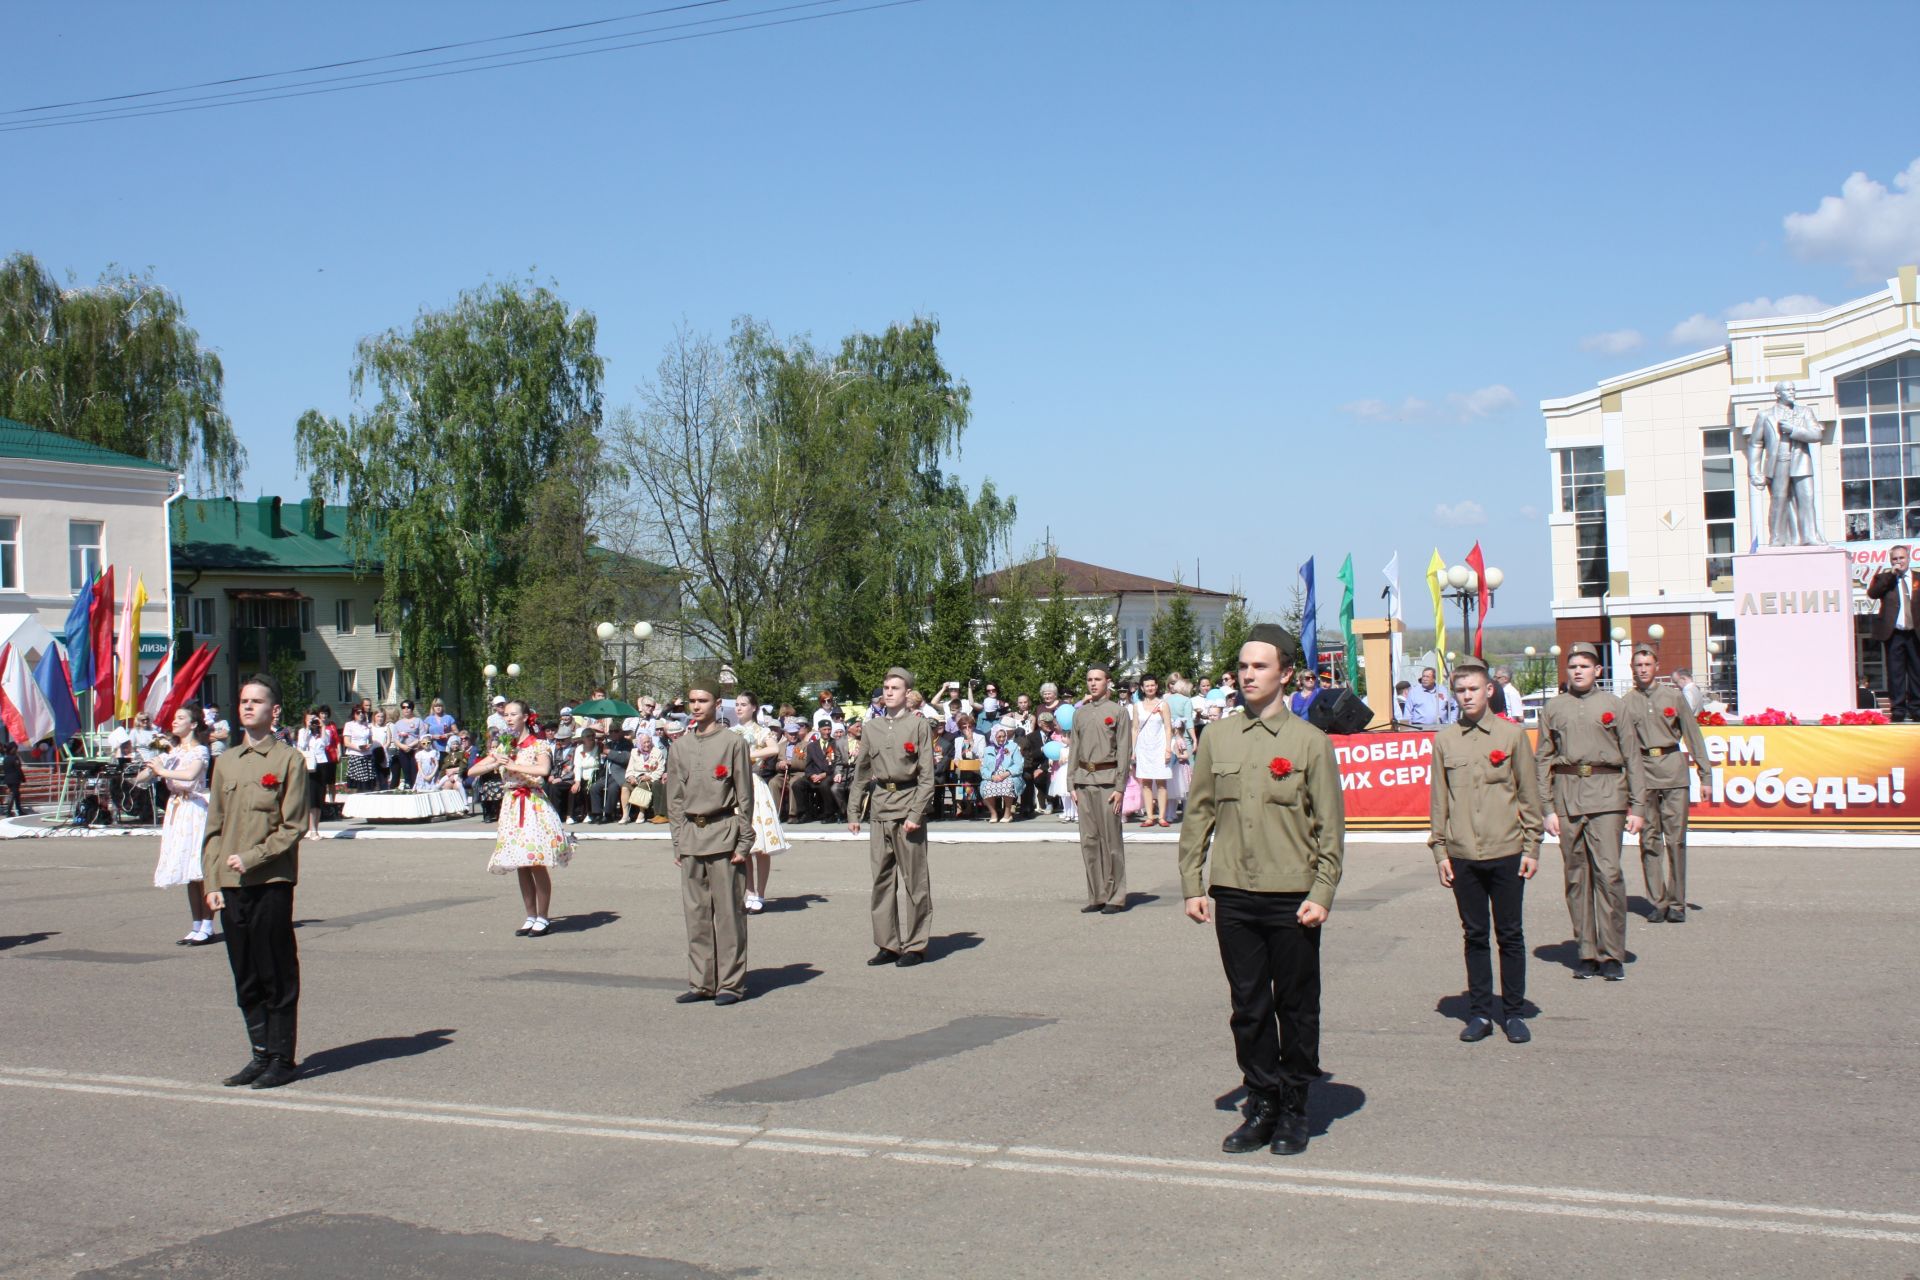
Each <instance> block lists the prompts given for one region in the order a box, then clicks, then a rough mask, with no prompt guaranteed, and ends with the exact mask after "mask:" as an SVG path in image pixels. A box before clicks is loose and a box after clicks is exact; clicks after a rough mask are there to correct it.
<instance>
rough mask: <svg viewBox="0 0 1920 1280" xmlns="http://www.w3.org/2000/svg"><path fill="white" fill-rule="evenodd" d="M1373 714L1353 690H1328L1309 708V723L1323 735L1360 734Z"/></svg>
mask: <svg viewBox="0 0 1920 1280" xmlns="http://www.w3.org/2000/svg"><path fill="white" fill-rule="evenodd" d="M1371 719H1373V712H1372V710H1371V709H1369V708H1368V706H1367V704H1366V703H1364V702H1362V701H1360V699H1358V698H1356V697H1355V696H1354V694H1353V690H1351V689H1327V690H1324V691H1323V692H1322V693H1321V694H1320V696H1319V697H1317V698H1315V699H1314V700H1313V701H1312V702H1311V703H1310V704H1308V706H1307V723H1308V724H1310V725H1312V726H1313V727H1314V728H1316V729H1318V730H1320V731H1321V732H1322V733H1359V732H1360V731H1361V730H1362V729H1365V728H1366V727H1367V722H1368V721H1369V720H1371Z"/></svg>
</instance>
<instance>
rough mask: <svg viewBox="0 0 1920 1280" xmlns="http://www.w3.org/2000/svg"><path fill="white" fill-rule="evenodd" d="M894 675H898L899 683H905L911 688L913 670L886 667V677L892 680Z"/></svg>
mask: <svg viewBox="0 0 1920 1280" xmlns="http://www.w3.org/2000/svg"><path fill="white" fill-rule="evenodd" d="M895 677H898V678H899V680H900V683H902V684H904V685H906V686H907V688H909V689H911V688H913V672H911V671H909V670H907V669H906V668H905V667H888V668H887V679H889V680H892V679H894V678H895Z"/></svg>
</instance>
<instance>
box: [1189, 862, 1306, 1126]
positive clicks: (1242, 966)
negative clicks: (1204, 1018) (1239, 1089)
mask: <svg viewBox="0 0 1920 1280" xmlns="http://www.w3.org/2000/svg"><path fill="white" fill-rule="evenodd" d="M1212 897H1213V928H1214V934H1215V936H1216V937H1217V938H1218V939H1219V942H1220V964H1221V966H1222V967H1223V968H1224V969H1225V970H1226V971H1227V990H1228V993H1229V994H1230V995H1231V996H1232V999H1233V1016H1232V1018H1231V1019H1229V1025H1230V1026H1231V1027H1232V1028H1233V1050H1234V1054H1235V1056H1236V1057H1238V1058H1239V1060H1240V1075H1241V1078H1242V1079H1243V1080H1244V1081H1245V1082H1246V1086H1247V1092H1248V1093H1250V1094H1252V1095H1254V1096H1255V1097H1261V1098H1268V1099H1276V1100H1277V1099H1278V1097H1279V1093H1280V1089H1281V1087H1282V1086H1290V1087H1292V1088H1296V1089H1305V1088H1306V1087H1307V1085H1309V1084H1311V1083H1312V1082H1313V1081H1315V1080H1317V1079H1319V1077H1320V930H1319V929H1317V928H1315V929H1308V928H1304V927H1302V926H1301V924H1300V921H1299V919H1298V918H1297V915H1296V913H1297V912H1298V911H1299V910H1300V904H1301V903H1302V902H1305V901H1306V897H1307V895H1306V894H1304V893H1249V892H1247V891H1246V890H1244V889H1229V888H1216V889H1214V890H1213V892H1212Z"/></svg>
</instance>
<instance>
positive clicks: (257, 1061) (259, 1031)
mask: <svg viewBox="0 0 1920 1280" xmlns="http://www.w3.org/2000/svg"><path fill="white" fill-rule="evenodd" d="M241 1016H243V1017H245V1018H246V1020H247V1043H248V1044H250V1045H252V1046H253V1058H252V1059H251V1060H250V1061H249V1062H248V1063H247V1065H246V1066H244V1067H242V1068H240V1069H239V1070H238V1071H236V1072H234V1073H233V1074H232V1075H230V1076H228V1077H227V1078H226V1079H225V1080H222V1081H221V1082H220V1083H221V1084H223V1085H225V1086H227V1088H229V1089H238V1088H240V1087H241V1086H243V1085H249V1084H252V1083H253V1082H254V1081H255V1080H258V1079H259V1078H260V1073H261V1072H263V1071H265V1070H266V1069H267V1063H268V1062H269V1061H271V1059H269V1058H268V1056H267V1015H266V1014H265V1012H263V1011H257V1010H253V1009H248V1010H245V1011H244V1012H243V1013H242V1015H241Z"/></svg>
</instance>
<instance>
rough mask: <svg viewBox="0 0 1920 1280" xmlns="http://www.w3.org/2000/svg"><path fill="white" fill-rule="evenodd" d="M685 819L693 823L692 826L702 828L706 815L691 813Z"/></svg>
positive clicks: (705, 822) (705, 823)
mask: <svg viewBox="0 0 1920 1280" xmlns="http://www.w3.org/2000/svg"><path fill="white" fill-rule="evenodd" d="M687 820H688V821H689V822H691V823H693V825H694V826H696V827H699V828H701V829H703V830H704V829H705V828H706V825H707V815H706V814H704V813H696V814H694V815H692V816H691V817H690V818H688V819H687Z"/></svg>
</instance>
